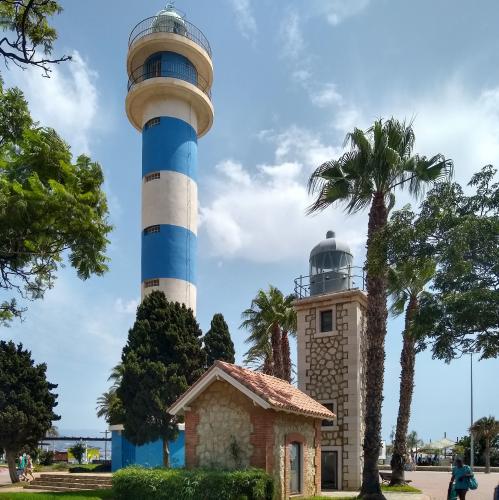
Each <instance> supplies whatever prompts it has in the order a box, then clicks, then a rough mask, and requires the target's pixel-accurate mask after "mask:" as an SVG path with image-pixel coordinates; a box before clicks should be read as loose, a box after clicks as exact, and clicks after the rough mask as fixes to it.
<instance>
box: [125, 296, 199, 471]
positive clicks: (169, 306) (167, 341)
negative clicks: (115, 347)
mask: <svg viewBox="0 0 499 500" xmlns="http://www.w3.org/2000/svg"><path fill="white" fill-rule="evenodd" d="M121 359H122V363H123V378H122V381H121V384H120V386H119V388H118V390H117V395H118V397H119V399H120V400H121V402H122V405H123V421H122V423H123V424H124V427H125V431H124V433H125V436H126V437H127V439H129V440H130V441H131V442H132V443H134V444H136V445H142V444H145V443H149V442H152V441H155V440H157V439H162V440H163V462H164V465H165V466H168V460H169V452H168V441H169V440H172V439H175V437H176V436H177V432H178V431H177V423H178V422H177V419H176V418H175V417H173V416H171V415H169V414H168V413H167V410H168V408H169V407H170V406H171V405H172V404H173V403H174V402H175V401H176V400H177V399H178V397H179V396H180V395H181V394H183V393H184V392H185V391H186V390H187V389H188V387H189V386H190V385H191V384H192V383H193V382H195V381H196V380H197V379H198V378H199V377H200V376H201V375H202V373H203V371H204V368H205V366H206V357H205V353H204V351H203V349H202V345H201V330H200V328H199V325H198V324H197V322H196V319H195V317H194V314H193V312H192V310H191V309H187V308H186V307H185V305H183V304H182V305H180V304H179V303H178V302H175V303H173V302H169V301H168V300H167V299H166V297H165V294H164V293H163V292H161V291H153V292H151V293H150V294H149V295H147V297H145V298H144V300H143V301H142V303H141V304H140V305H139V307H138V309H137V318H136V320H135V323H134V325H133V327H132V328H131V329H130V331H129V332H128V341H127V344H126V345H125V347H124V348H123V354H122V358H121Z"/></svg>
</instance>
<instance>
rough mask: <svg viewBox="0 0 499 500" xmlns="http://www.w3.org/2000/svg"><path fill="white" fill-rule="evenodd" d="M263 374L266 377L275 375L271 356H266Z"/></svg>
mask: <svg viewBox="0 0 499 500" xmlns="http://www.w3.org/2000/svg"><path fill="white" fill-rule="evenodd" d="M262 371H263V373H265V375H274V367H273V366H272V358H271V357H270V355H269V354H266V355H265V359H264V361H263V369H262Z"/></svg>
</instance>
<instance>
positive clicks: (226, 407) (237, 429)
mask: <svg viewBox="0 0 499 500" xmlns="http://www.w3.org/2000/svg"><path fill="white" fill-rule="evenodd" d="M252 411H253V403H252V402H251V401H250V400H249V399H248V398H247V397H246V396H244V395H243V394H241V393H240V392H239V391H238V390H237V389H235V388H234V387H232V386H231V385H230V384H228V383H227V382H222V381H218V382H214V383H213V384H211V385H210V387H208V388H207V389H206V390H205V391H204V392H203V393H202V394H201V395H200V396H199V397H198V398H197V399H196V401H195V402H194V404H193V405H192V408H191V411H189V412H187V414H190V416H189V417H187V418H190V420H189V421H188V420H186V432H187V431H188V432H190V433H191V434H189V437H191V439H192V438H193V439H194V442H195V450H192V451H190V453H191V454H192V456H189V457H187V456H186V459H187V460H188V465H193V466H196V467H207V468H224V469H239V468H245V467H249V465H250V459H251V457H252V455H253V444H252V443H251V434H252V433H253V425H252V423H251V418H250V415H251V413H252ZM186 416H187V415H186ZM191 422H192V423H195V432H193V431H192V429H191V425H188V423H191ZM186 451H187V450H186Z"/></svg>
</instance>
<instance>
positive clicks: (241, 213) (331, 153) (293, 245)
mask: <svg viewBox="0 0 499 500" xmlns="http://www.w3.org/2000/svg"><path fill="white" fill-rule="evenodd" d="M260 138H261V139H262V140H267V141H270V142H272V143H273V144H274V145H275V161H274V162H272V163H268V164H263V165H258V166H256V168H254V169H250V168H248V167H245V166H243V165H242V164H240V163H236V162H234V161H229V162H228V161H224V162H222V163H221V164H219V165H218V166H217V171H218V172H219V176H218V177H217V178H216V181H215V182H214V183H213V186H212V189H211V190H210V192H211V193H212V194H213V196H212V199H211V200H209V201H208V202H207V203H206V204H204V205H203V206H202V208H201V230H202V231H206V233H207V235H208V238H209V241H210V245H211V252H212V254H213V255H214V256H217V257H218V258H227V257H229V258H242V259H247V260H251V261H255V262H281V261H283V260H294V259H303V256H304V255H305V256H306V255H307V253H308V252H309V251H310V246H311V244H313V243H314V242H316V241H319V240H320V239H322V238H324V236H325V233H326V231H327V230H328V229H335V230H336V232H337V233H338V235H341V237H342V238H343V239H346V240H347V241H349V242H350V244H352V245H353V246H356V247H359V246H361V245H362V244H363V243H364V238H365V232H366V225H365V224H366V223H365V214H360V215H357V216H355V217H348V221H347V217H346V215H345V214H344V213H343V212H342V211H341V209H338V210H327V211H325V212H323V213H321V214H318V215H316V216H313V217H309V216H307V215H305V212H306V209H307V207H308V206H309V205H310V203H311V201H312V199H311V198H310V197H309V195H308V192H307V179H308V176H309V175H310V172H311V171H312V169H313V168H315V167H317V166H318V165H319V164H320V163H322V162H323V161H324V160H326V159H330V158H332V157H335V156H336V155H337V154H338V152H340V151H341V148H338V147H335V146H330V145H325V144H323V143H322V142H321V140H320V138H319V137H317V136H314V134H312V133H311V132H310V131H308V130H305V129H302V128H299V127H296V126H293V127H290V128H289V129H288V130H285V131H283V132H280V133H277V134H276V133H275V132H273V131H269V130H267V131H264V132H262V133H261V134H260ZM234 172H237V175H234ZM360 253H361V252H360V251H359V252H357V254H358V255H360Z"/></svg>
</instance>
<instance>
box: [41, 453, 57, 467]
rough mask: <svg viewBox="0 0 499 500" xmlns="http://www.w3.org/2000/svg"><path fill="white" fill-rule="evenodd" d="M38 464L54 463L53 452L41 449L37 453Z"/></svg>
mask: <svg viewBox="0 0 499 500" xmlns="http://www.w3.org/2000/svg"><path fill="white" fill-rule="evenodd" d="M38 462H39V463H40V465H52V464H53V463H54V452H53V451H51V450H41V451H40V453H39V454H38Z"/></svg>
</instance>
